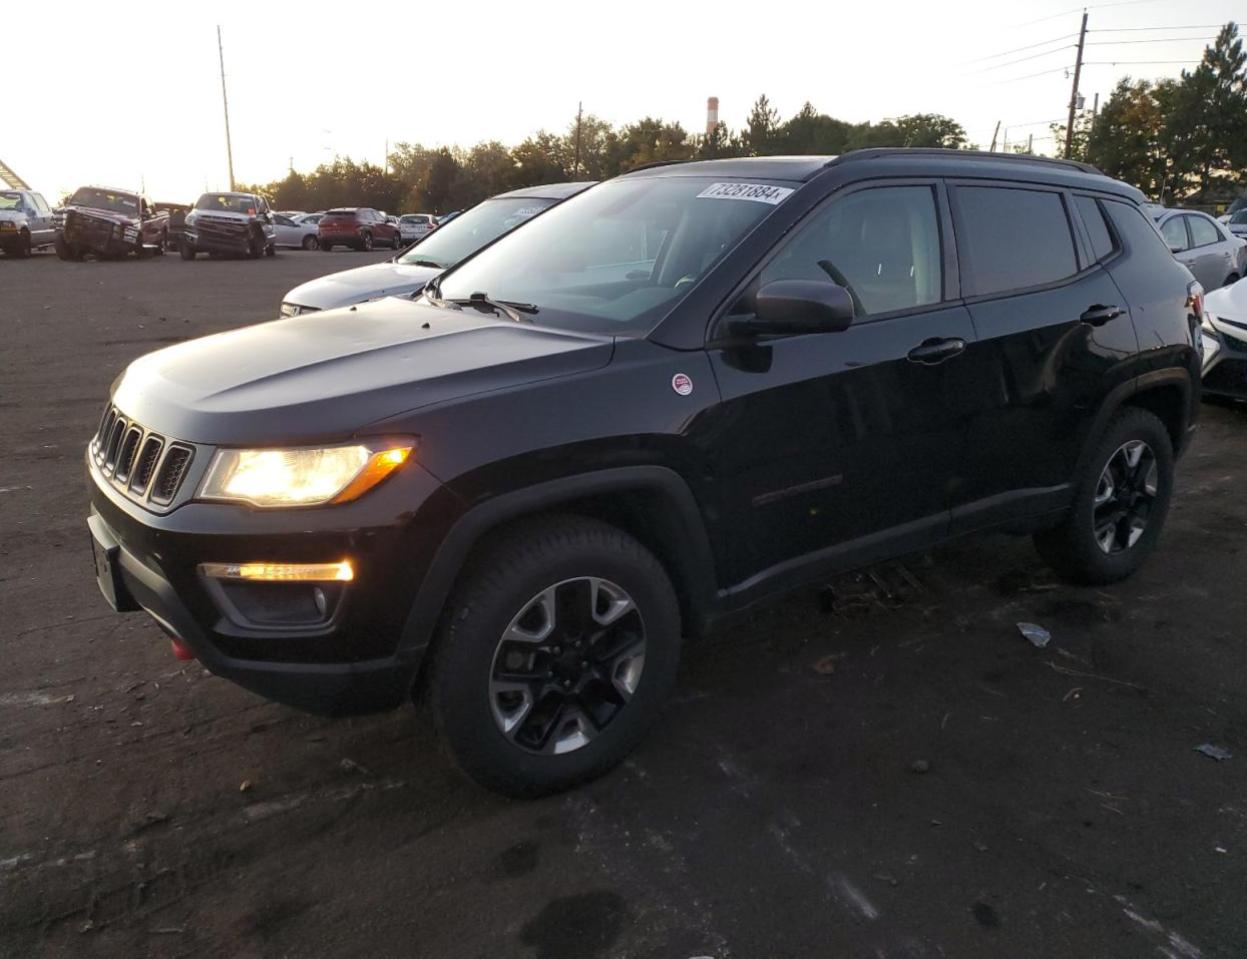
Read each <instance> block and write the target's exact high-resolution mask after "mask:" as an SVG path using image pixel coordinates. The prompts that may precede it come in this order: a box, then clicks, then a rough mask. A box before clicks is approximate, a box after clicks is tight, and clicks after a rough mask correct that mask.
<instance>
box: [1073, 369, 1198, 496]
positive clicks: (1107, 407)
mask: <svg viewBox="0 0 1247 959" xmlns="http://www.w3.org/2000/svg"><path fill="white" fill-rule="evenodd" d="M1169 387H1176V388H1177V389H1178V390H1179V391H1180V392H1181V394H1182V404H1181V421H1180V423H1179V424H1178V429H1177V430H1176V431H1175V432H1174V436H1175V437H1177V438H1178V441H1177V442H1175V443H1174V447H1173V452H1174V458H1175V459H1176V458H1177V457H1178V456H1180V455H1181V454H1182V452H1184V451H1185V449H1186V446H1187V442H1188V441H1189V438H1190V434H1191V432H1192V431H1193V429H1194V426H1193V423H1194V413H1193V406H1192V396H1193V394H1196V390H1195V387H1194V385H1193V384H1192V380H1191V374H1190V373H1189V372H1188V371H1187V370H1186V369H1185V368H1183V367H1176V366H1173V367H1167V368H1165V369H1160V370H1149V371H1147V372H1145V373H1140V374H1139V375H1138V376H1135V377H1133V378H1132V379H1129V380H1126V381H1125V382H1124V383H1119V384H1118V385H1117V386H1116V387H1114V388H1113V389H1112V390H1111V391H1109V393H1108V395H1107V396H1106V397H1105V398H1104V401H1103V402H1102V403H1101V404H1100V410H1099V412H1098V413H1097V414H1096V416H1095V419H1094V421H1093V422H1092V424H1091V427H1090V429H1089V430H1088V431H1087V436H1086V438H1085V441H1084V443H1083V447H1082V453H1081V454H1079V457H1078V463H1077V465H1076V466H1075V470H1074V474H1073V475H1074V476H1076V477H1077V476H1081V475H1082V472H1083V470H1084V469H1085V468H1086V466H1087V460H1088V459H1089V458H1090V457H1091V455H1092V454H1093V453H1094V452H1095V446H1096V441H1098V440H1099V438H1100V437H1101V436H1103V435H1104V431H1105V430H1106V429H1108V424H1109V421H1110V420H1112V418H1113V417H1114V416H1115V415H1117V413H1118V412H1119V411H1120V410H1121V408H1122V407H1123V406H1127V405H1135V404H1133V403H1132V401H1134V400H1135V399H1137V397H1139V396H1140V395H1141V394H1145V393H1147V392H1149V391H1151V390H1156V389H1164V388H1169ZM1194 401H1195V402H1198V395H1195V400H1194ZM1168 425H1169V424H1166V426H1168Z"/></svg>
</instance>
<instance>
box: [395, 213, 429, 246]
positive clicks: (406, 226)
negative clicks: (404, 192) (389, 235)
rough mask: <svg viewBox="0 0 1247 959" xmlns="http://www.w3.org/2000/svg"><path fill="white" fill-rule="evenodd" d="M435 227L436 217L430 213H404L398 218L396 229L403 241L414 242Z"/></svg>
mask: <svg viewBox="0 0 1247 959" xmlns="http://www.w3.org/2000/svg"><path fill="white" fill-rule="evenodd" d="M436 229H437V217H435V216H433V214H431V213H405V214H403V215H402V216H400V217H399V218H398V231H399V233H400V234H401V236H402V238H403V243H415V242H416V240H423V239H424V238H425V237H426V236H428V235H429V234H430V233H432V232H433V231H434V230H436Z"/></svg>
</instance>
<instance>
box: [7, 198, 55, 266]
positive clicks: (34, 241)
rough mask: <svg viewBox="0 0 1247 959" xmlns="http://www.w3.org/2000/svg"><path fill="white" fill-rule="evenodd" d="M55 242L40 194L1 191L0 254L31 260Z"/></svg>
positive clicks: (52, 226)
mask: <svg viewBox="0 0 1247 959" xmlns="http://www.w3.org/2000/svg"><path fill="white" fill-rule="evenodd" d="M55 239H56V225H55V224H54V223H53V217H52V208H51V207H50V206H48V201H47V200H45V199H44V198H43V194H42V193H35V192H34V191H33V190H0V250H4V252H5V253H7V254H8V255H9V256H17V257H23V256H30V251H31V250H41V249H44V248H45V247H50V246H51V245H52V243H53V241H54V240H55Z"/></svg>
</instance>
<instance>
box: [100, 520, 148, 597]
mask: <svg viewBox="0 0 1247 959" xmlns="http://www.w3.org/2000/svg"><path fill="white" fill-rule="evenodd" d="M87 526H88V527H89V528H90V530H91V558H92V560H93V562H94V565H95V583H96V585H97V586H98V587H99V589H100V594H101V595H102V596H103V597H104V599H105V600H106V601H107V603H108V605H109V606H111V607H112V608H113V609H114V610H115V611H117V612H118V613H132V612H135V611H137V610H138V609H139V608H140V607H139V604H138V603H136V602H135V601H134V597H133V596H131V595H130V591H129V590H128V589H126V584H125V580H123V579H122V578H121V565H120V563H121V544H119V543H118V542H117V541H116V540H115V539H114V538H113V537H112V535H111V534H110V533H109V531H108V529H107V527H105V526H104V524H103V522H102V521H101V520H100V519H99V517H98V516H92V517H91V518H90V519H89V520H87Z"/></svg>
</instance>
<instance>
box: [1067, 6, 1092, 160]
mask: <svg viewBox="0 0 1247 959" xmlns="http://www.w3.org/2000/svg"><path fill="white" fill-rule="evenodd" d="M1086 42H1087V11H1086V10H1084V11H1083V12H1082V29H1080V30H1079V31H1078V57H1077V58H1076V59H1075V60H1074V87H1073V89H1072V90H1070V94H1069V122H1068V123H1066V124H1065V159H1067V160H1068V159H1069V158H1070V153H1072V152H1073V148H1074V109H1075V108H1076V107H1077V106H1078V78H1079V77H1080V76H1082V48H1083V45H1084V44H1085V43H1086Z"/></svg>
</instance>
